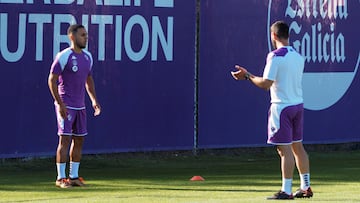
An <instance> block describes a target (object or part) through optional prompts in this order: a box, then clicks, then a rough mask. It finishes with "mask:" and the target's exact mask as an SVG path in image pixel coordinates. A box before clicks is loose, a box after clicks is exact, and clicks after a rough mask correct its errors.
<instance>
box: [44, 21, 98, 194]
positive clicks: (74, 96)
mask: <svg viewBox="0 0 360 203" xmlns="http://www.w3.org/2000/svg"><path fill="white" fill-rule="evenodd" d="M67 33H68V37H69V39H70V42H71V46H70V47H68V48H66V49H64V50H63V51H61V52H60V53H58V54H57V55H56V57H55V60H54V62H53V63H52V65H51V69H50V74H49V78H48V85H49V89H50V92H51V94H52V96H53V98H54V100H55V101H54V104H55V110H56V116H57V124H58V135H59V143H58V147H57V151H56V168H57V179H56V182H55V185H56V186H57V187H60V188H69V187H71V186H85V184H84V181H83V179H82V178H81V177H79V174H78V172H79V165H80V160H81V155H82V147H83V143H84V137H85V136H86V135H87V126H86V125H87V124H86V109H85V90H86V92H87V94H88V95H89V97H90V100H91V102H92V106H93V108H94V111H95V112H94V116H98V115H99V114H100V112H101V107H100V104H99V103H98V101H97V98H96V92H95V85H94V80H93V77H92V65H93V58H92V56H91V54H90V53H89V52H88V51H86V50H84V48H85V47H86V44H87V40H88V36H87V31H86V29H85V27H84V26H83V25H79V24H75V25H71V26H70V27H69V28H68V32H67ZM69 147H70V151H69ZM68 153H70V172H69V178H67V177H66V173H65V169H66V162H67V159H68V158H67V157H68Z"/></svg>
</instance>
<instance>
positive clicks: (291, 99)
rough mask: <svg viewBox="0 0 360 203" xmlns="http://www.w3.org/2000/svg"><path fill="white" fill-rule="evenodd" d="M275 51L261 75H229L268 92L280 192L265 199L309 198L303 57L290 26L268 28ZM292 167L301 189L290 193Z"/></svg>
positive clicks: (270, 138)
mask: <svg viewBox="0 0 360 203" xmlns="http://www.w3.org/2000/svg"><path fill="white" fill-rule="evenodd" d="M270 30H271V41H272V44H273V47H274V49H275V50H274V51H272V52H270V53H269V54H268V55H267V61H266V65H265V68H264V72H263V76H262V77H258V76H255V75H252V74H251V73H250V72H248V71H247V70H246V69H245V68H244V67H241V66H238V65H236V66H235V68H236V69H237V71H232V72H231V74H232V76H233V78H234V79H235V80H244V79H246V80H250V81H251V82H252V83H253V84H254V85H256V86H257V87H259V88H262V89H265V90H269V89H270V97H271V106H270V110H269V117H268V140H267V143H268V144H273V145H275V146H277V151H278V154H279V156H280V159H281V172H282V187H281V190H280V191H279V192H277V193H275V194H274V195H273V196H271V197H268V198H267V199H270V200H271V199H294V197H295V198H303V197H312V196H313V192H312V190H311V188H310V167H309V158H308V155H307V152H306V151H305V149H304V146H303V143H302V140H303V115H304V107H303V95H302V84H301V83H302V75H303V71H304V63H305V60H304V58H303V57H302V56H301V55H300V54H299V53H297V52H296V51H295V50H294V48H293V47H291V46H289V26H288V25H287V24H286V23H285V22H283V21H277V22H275V23H274V24H272V25H271V28H270ZM295 165H296V167H297V169H298V172H299V175H300V182H301V184H300V188H299V189H298V190H297V191H296V192H295V193H293V194H292V180H293V172H294V168H295Z"/></svg>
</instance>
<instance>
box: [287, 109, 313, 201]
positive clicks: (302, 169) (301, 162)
mask: <svg viewBox="0 0 360 203" xmlns="http://www.w3.org/2000/svg"><path fill="white" fill-rule="evenodd" d="M297 108H298V112H297V114H296V116H295V118H294V122H293V135H294V136H293V144H292V151H293V153H294V157H295V162H296V167H297V169H298V172H299V176H300V188H299V189H298V190H297V191H296V192H295V193H294V194H293V195H294V197H312V196H313V192H312V191H311V188H310V163H309V157H308V154H307V152H306V150H305V148H304V146H303V143H302V140H303V120H304V118H303V117H304V108H303V105H302V104H301V105H297Z"/></svg>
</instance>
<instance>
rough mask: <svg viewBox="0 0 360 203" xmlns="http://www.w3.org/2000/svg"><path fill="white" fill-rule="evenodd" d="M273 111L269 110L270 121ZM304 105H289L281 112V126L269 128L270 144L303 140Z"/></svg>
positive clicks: (286, 143) (283, 143)
mask: <svg viewBox="0 0 360 203" xmlns="http://www.w3.org/2000/svg"><path fill="white" fill-rule="evenodd" d="M271 114H272V112H271V111H269V122H270V119H271ZM303 124H304V105H303V104H298V105H294V106H288V107H285V108H284V109H282V111H281V112H280V127H279V129H277V131H276V132H273V131H274V128H271V127H269V129H268V131H269V132H268V135H269V136H268V141H267V143H268V144H274V145H288V144H292V143H294V142H301V141H302V140H303Z"/></svg>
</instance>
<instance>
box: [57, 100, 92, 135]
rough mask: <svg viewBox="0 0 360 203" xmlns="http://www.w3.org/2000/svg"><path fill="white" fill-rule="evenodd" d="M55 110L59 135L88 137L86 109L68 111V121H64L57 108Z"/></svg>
mask: <svg viewBox="0 0 360 203" xmlns="http://www.w3.org/2000/svg"><path fill="white" fill-rule="evenodd" d="M55 110H56V117H57V124H58V135H68V136H72V135H74V136H85V135H87V120H86V109H80V110H75V109H67V113H68V115H67V119H63V118H62V117H61V116H60V113H59V111H58V110H57V107H55Z"/></svg>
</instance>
